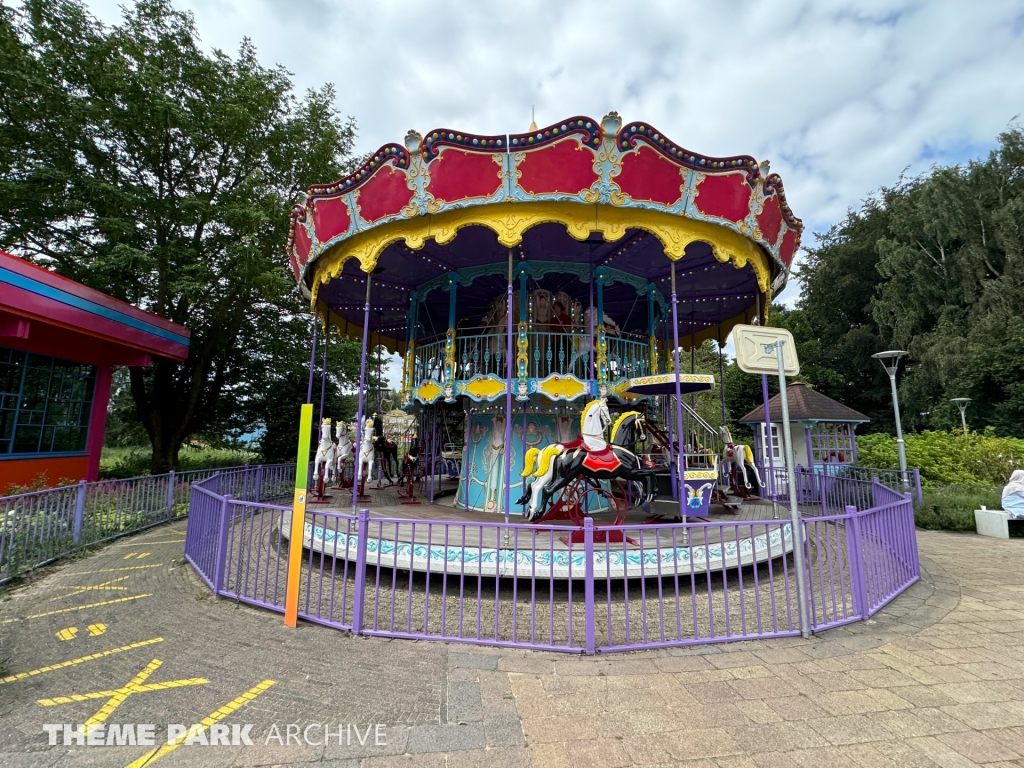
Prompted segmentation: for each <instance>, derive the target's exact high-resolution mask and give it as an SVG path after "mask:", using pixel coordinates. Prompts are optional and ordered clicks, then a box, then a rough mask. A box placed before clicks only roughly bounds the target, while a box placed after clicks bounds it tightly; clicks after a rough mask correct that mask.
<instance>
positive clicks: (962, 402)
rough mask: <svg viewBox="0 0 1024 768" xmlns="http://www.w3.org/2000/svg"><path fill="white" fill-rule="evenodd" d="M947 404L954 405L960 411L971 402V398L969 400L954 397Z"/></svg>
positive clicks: (967, 398)
mask: <svg viewBox="0 0 1024 768" xmlns="http://www.w3.org/2000/svg"><path fill="white" fill-rule="evenodd" d="M949 402H951V403H956V407H957V408H959V409H960V410H961V411H962V410H963V409H964V408H966V407H967V404H968V403H969V402H971V398H969V397H954V398H952V399H951V400H950V401H949Z"/></svg>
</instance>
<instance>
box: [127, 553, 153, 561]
mask: <svg viewBox="0 0 1024 768" xmlns="http://www.w3.org/2000/svg"><path fill="white" fill-rule="evenodd" d="M149 554H150V553H149V552H129V553H128V554H127V555H125V556H124V557H123V558H121V559H122V560H131V559H132V558H133V557H134V558H135V559H136V560H141V559H142V558H144V557H147V556H149Z"/></svg>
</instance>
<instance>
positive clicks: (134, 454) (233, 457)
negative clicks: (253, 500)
mask: <svg viewBox="0 0 1024 768" xmlns="http://www.w3.org/2000/svg"><path fill="white" fill-rule="evenodd" d="M151 458H152V452H151V451H150V449H149V448H104V449H103V459H102V460H101V461H100V477H101V478H103V479H105V480H109V479H121V478H127V477H141V476H142V475H148V474H149V465H150V460H151ZM257 461H259V455H258V454H255V453H250V452H249V451H241V450H236V449H232V448H210V447H202V448H193V447H191V446H184V447H183V448H182V449H181V452H180V453H179V454H178V467H177V471H178V472H188V471H189V470H194V469H220V468H221V467H237V466H241V465H242V464H246V463H256V462H257Z"/></svg>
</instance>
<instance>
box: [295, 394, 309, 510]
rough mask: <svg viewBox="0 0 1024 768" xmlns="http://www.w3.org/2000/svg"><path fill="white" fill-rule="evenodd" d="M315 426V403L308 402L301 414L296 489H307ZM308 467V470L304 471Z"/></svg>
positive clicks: (296, 462) (296, 461)
mask: <svg viewBox="0 0 1024 768" xmlns="http://www.w3.org/2000/svg"><path fill="white" fill-rule="evenodd" d="M312 428H313V404H312V403H306V404H305V405H303V406H302V413H301V415H300V416H299V450H298V453H297V454H296V457H297V458H296V459H295V490H297V491H304V490H305V489H306V480H307V479H308V478H307V477H306V475H307V474H309V472H308V467H309V435H310V430H311V429H312ZM303 468H306V471H303Z"/></svg>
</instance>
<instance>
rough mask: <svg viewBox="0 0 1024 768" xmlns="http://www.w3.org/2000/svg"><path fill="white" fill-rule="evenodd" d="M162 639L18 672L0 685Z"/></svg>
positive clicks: (161, 640) (3, 680)
mask: <svg viewBox="0 0 1024 768" xmlns="http://www.w3.org/2000/svg"><path fill="white" fill-rule="evenodd" d="M163 641H164V639H163V638H162V637H154V638H153V639H151V640H143V641H142V642H141V643H132V644H131V645H122V646H121V647H120V648H111V649H110V650H107V651H100V652H99V653H91V654H89V655H88V656H82V657H81V658H78V659H71V660H70V661H61V662H58V663H57V664H50V665H49V666H46V667H40V668H39V669H33V670H31V671H30V672H19V673H18V674H16V675H11V676H10V677H4V678H0V685H3V684H4V683H13V682H15V681H17V680H24V679H25V678H26V677H35V676H36V675H44V674H46V673H47V672H53V671H55V670H58V669H66V668H68V667H75V666H78V665H79V664H85V663H86V662H87V661H95V660H96V659H103V658H106V657H107V656H113V655H114V654H115V653H124V652H125V651H131V650H134V649H135V648H144V647H145V646H147V645H153V644H154V643H162V642H163Z"/></svg>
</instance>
